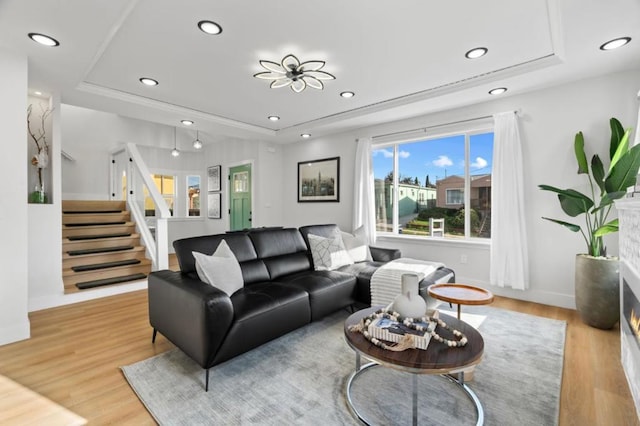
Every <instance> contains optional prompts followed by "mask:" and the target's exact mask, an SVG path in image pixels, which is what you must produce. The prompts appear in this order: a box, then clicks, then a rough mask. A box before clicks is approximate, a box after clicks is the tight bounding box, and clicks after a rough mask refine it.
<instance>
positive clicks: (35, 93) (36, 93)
mask: <svg viewBox="0 0 640 426" xmlns="http://www.w3.org/2000/svg"><path fill="white" fill-rule="evenodd" d="M33 94H34V95H38V96H40V95H42V92H40V91H38V90H36V91H35V92H33Z"/></svg>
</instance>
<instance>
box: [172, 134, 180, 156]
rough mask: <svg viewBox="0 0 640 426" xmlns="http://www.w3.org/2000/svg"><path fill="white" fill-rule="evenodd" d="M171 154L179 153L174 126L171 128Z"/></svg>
mask: <svg viewBox="0 0 640 426" xmlns="http://www.w3.org/2000/svg"><path fill="white" fill-rule="evenodd" d="M171 155H172V156H174V157H177V156H179V155H180V151H178V145H177V142H176V128H175V127H174V128H173V149H172V150H171Z"/></svg>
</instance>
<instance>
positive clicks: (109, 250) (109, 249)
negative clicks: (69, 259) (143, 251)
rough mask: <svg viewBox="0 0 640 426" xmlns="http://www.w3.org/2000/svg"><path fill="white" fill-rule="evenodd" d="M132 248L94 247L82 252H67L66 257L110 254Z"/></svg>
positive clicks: (131, 247)
mask: <svg viewBox="0 0 640 426" xmlns="http://www.w3.org/2000/svg"><path fill="white" fill-rule="evenodd" d="M133 248H134V247H133V246H116V247H96V248H91V249H84V250H69V251H68V252H67V255H69V256H82V255H87V254H97V253H112V252H114V251H123V250H131V249H133Z"/></svg>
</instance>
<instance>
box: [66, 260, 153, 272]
mask: <svg viewBox="0 0 640 426" xmlns="http://www.w3.org/2000/svg"><path fill="white" fill-rule="evenodd" d="M141 262H142V261H141V260H140V259H123V260H114V261H113V262H103V263H93V264H89V265H78V266H72V267H71V270H72V271H73V272H85V271H97V270H98V269H107V268H114V267H116V266H127V265H137V264H139V263H141Z"/></svg>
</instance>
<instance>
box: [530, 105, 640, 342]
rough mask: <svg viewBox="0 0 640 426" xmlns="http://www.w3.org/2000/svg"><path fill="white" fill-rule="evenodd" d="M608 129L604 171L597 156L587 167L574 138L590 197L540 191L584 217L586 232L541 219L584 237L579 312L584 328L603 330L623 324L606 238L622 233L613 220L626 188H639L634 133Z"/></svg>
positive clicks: (579, 137)
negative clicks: (631, 137) (631, 140)
mask: <svg viewBox="0 0 640 426" xmlns="http://www.w3.org/2000/svg"><path fill="white" fill-rule="evenodd" d="M609 123H610V127H611V141H610V145H609V166H608V168H606V169H605V165H604V164H603V162H602V160H601V159H600V157H599V156H598V155H597V154H596V155H594V156H593V157H592V158H591V167H589V163H588V162H587V156H586V154H585V151H584V135H583V134H582V132H578V133H577V134H576V136H575V141H574V150H575V156H576V160H577V163H578V174H585V175H587V178H588V180H589V187H590V190H591V191H590V194H583V193H581V192H579V191H576V190H574V189H559V188H556V187H553V186H550V185H539V188H540V189H542V190H545V191H551V192H555V193H556V194H558V200H559V201H560V206H561V207H562V210H563V211H564V212H565V213H566V214H567V215H569V216H571V217H578V216H581V215H583V216H584V228H583V226H581V225H577V224H575V223H570V222H565V221H563V220H558V219H551V218H548V217H543V219H546V220H550V221H552V222H555V223H558V224H560V225H562V226H564V227H566V228H567V229H569V230H570V231H573V232H580V233H581V234H582V236H583V238H584V240H585V242H586V244H587V253H583V254H578V255H576V269H575V295H576V307H577V309H578V313H579V314H580V317H581V318H582V320H583V321H584V322H585V323H586V324H589V325H590V326H593V327H597V328H602V329H609V328H611V327H613V326H614V325H615V323H616V322H617V321H618V319H619V318H620V297H619V294H620V288H619V263H618V259H617V258H616V257H611V256H607V249H606V247H605V245H604V241H603V238H602V237H603V236H604V235H607V234H610V233H613V232H617V231H618V219H617V218H616V219H613V220H609V214H610V213H611V210H612V208H613V201H614V200H617V199H619V198H622V197H624V196H625V194H626V190H627V188H628V187H630V186H633V185H634V184H635V182H636V178H637V175H638V170H639V169H640V145H636V146H634V147H633V148H630V147H629V135H630V133H631V129H627V130H626V131H625V130H624V128H623V127H622V124H620V122H619V121H618V120H617V119H615V118H612V119H611V120H610V121H609Z"/></svg>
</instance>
